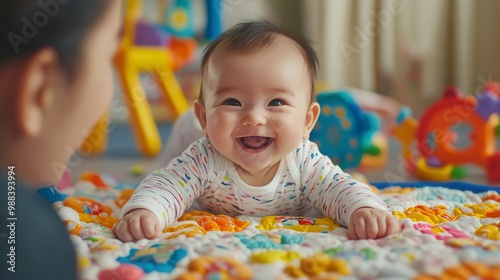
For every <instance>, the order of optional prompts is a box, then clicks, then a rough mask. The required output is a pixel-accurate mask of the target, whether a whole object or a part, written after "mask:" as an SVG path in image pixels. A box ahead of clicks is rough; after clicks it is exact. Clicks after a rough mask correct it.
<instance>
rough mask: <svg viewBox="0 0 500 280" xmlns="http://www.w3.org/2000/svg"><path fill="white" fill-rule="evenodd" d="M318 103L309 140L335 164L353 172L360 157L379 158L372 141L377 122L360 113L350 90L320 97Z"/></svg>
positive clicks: (361, 111)
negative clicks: (317, 114) (318, 112)
mask: <svg viewBox="0 0 500 280" xmlns="http://www.w3.org/2000/svg"><path fill="white" fill-rule="evenodd" d="M317 101H318V103H319V104H320V106H321V114H320V116H319V118H318V122H317V123H316V126H315V127H314V129H313V131H312V132H311V135H310V139H311V141H313V142H315V143H316V144H318V147H319V149H320V150H321V152H322V153H323V154H325V155H327V156H328V157H330V158H331V159H332V162H333V163H334V164H338V165H340V167H342V168H346V169H348V168H355V167H358V165H359V164H360V161H361V159H362V157H363V155H365V154H369V155H378V154H380V148H379V147H378V146H376V145H374V143H373V141H372V139H373V136H374V134H375V133H376V132H377V131H378V130H379V129H380V125H381V122H380V118H379V117H378V115H376V114H374V113H369V112H365V111H363V110H362V109H361V107H359V105H358V104H357V103H356V101H355V100H354V98H353V97H352V95H351V94H350V92H349V90H341V91H336V92H322V93H319V94H318V95H317Z"/></svg>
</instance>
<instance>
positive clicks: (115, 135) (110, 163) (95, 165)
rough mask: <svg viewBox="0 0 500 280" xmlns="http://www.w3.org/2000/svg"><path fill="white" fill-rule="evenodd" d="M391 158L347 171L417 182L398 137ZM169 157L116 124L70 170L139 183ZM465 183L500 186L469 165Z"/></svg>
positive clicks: (166, 131)
mask: <svg viewBox="0 0 500 280" xmlns="http://www.w3.org/2000/svg"><path fill="white" fill-rule="evenodd" d="M158 127H159V132H160V135H161V138H162V141H163V143H166V141H167V140H168V137H169V135H170V130H171V124H170V123H161V124H159V125H158ZM389 147H390V150H389V159H388V161H387V164H386V165H385V166H383V167H380V168H375V169H368V170H347V171H348V172H353V171H358V172H361V173H362V174H363V175H365V176H366V178H367V179H368V180H369V181H371V182H375V181H376V182H381V181H389V182H401V181H417V180H418V178H416V177H415V175H414V174H408V172H407V171H406V170H405V168H404V166H403V159H402V158H401V157H400V153H399V151H400V145H399V143H398V142H397V141H396V140H393V139H390V140H389ZM167 161H168V160H167V159H166V158H165V157H162V154H161V153H160V154H159V155H158V156H156V157H153V158H147V157H143V156H141V155H140V154H139V152H138V151H137V148H136V146H135V142H134V139H133V135H132V132H131V130H130V126H129V125H128V124H127V123H123V124H118V125H116V129H114V130H113V131H112V132H111V133H110V134H109V142H108V149H107V150H106V152H105V153H104V154H103V155H100V156H91V157H85V158H83V159H82V160H81V161H79V162H78V164H73V166H72V167H71V168H70V169H71V174H72V178H73V180H74V181H76V180H77V179H78V177H79V176H80V174H82V172H85V171H94V172H99V173H104V174H108V175H111V176H114V177H115V178H117V179H118V180H119V182H121V183H130V184H138V183H140V182H141V180H142V179H143V178H144V177H145V176H146V175H147V174H148V173H149V172H151V171H153V170H155V169H157V168H160V167H162V166H164V165H165V164H166V163H167ZM132 167H142V169H143V170H144V172H143V174H140V175H133V174H132V172H131V168H132ZM460 181H464V182H469V183H475V184H486V185H487V184H489V185H493V186H499V187H500V183H495V184H490V183H488V182H487V180H486V179H485V174H484V171H483V170H481V169H479V168H477V167H474V166H468V176H467V177H466V178H464V179H463V180H460Z"/></svg>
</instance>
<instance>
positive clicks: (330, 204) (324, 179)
mask: <svg viewBox="0 0 500 280" xmlns="http://www.w3.org/2000/svg"><path fill="white" fill-rule="evenodd" d="M297 159H298V160H299V159H300V161H299V166H298V167H299V172H300V173H301V178H302V187H301V190H302V192H303V193H304V195H305V196H306V197H308V198H309V200H310V201H311V202H312V203H313V206H314V207H315V208H316V209H319V210H321V211H322V213H323V214H324V215H326V216H328V217H331V218H332V219H334V221H335V222H337V223H340V224H342V225H343V226H348V225H349V218H350V217H351V214H352V213H353V212H354V211H355V210H357V209H359V208H361V207H371V208H378V209H382V210H386V211H388V209H387V206H386V205H385V203H384V202H383V201H382V199H380V198H379V197H378V196H377V195H376V194H375V193H373V191H372V190H371V189H370V187H369V186H368V185H366V184H364V183H362V182H359V181H357V180H355V179H353V178H352V177H351V176H350V175H349V174H347V173H344V172H343V171H342V169H341V168H340V167H339V166H337V165H334V164H333V163H332V162H331V160H330V159H329V158H328V157H327V156H324V155H322V154H321V153H320V152H319V150H318V147H317V146H316V144H314V143H312V142H310V141H304V142H303V145H302V148H299V149H298V150H297Z"/></svg>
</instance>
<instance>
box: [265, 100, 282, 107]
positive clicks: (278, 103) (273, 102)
mask: <svg viewBox="0 0 500 280" xmlns="http://www.w3.org/2000/svg"><path fill="white" fill-rule="evenodd" d="M283 105H285V101H283V100H282V99H273V100H271V102H269V104H268V105H267V106H283Z"/></svg>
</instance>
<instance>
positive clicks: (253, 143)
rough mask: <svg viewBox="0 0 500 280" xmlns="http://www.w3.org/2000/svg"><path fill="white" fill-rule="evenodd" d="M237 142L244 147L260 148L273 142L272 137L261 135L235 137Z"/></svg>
mask: <svg viewBox="0 0 500 280" xmlns="http://www.w3.org/2000/svg"><path fill="white" fill-rule="evenodd" d="M237 139H238V142H239V143H240V145H241V146H243V148H245V149H250V150H256V151H257V150H262V149H264V148H266V147H267V146H269V145H270V144H271V143H272V142H273V138H270V137H261V136H248V137H240V138H237Z"/></svg>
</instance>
